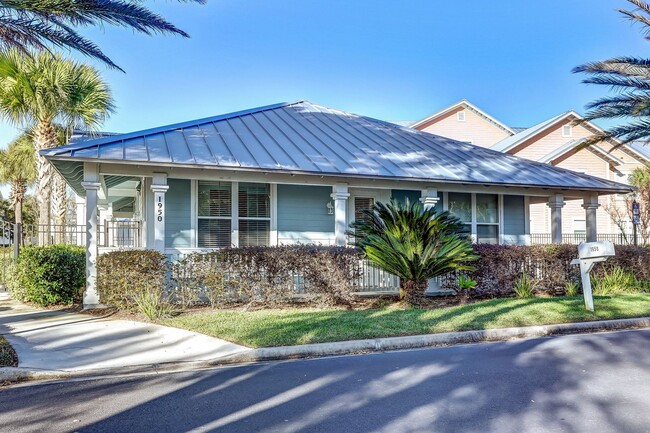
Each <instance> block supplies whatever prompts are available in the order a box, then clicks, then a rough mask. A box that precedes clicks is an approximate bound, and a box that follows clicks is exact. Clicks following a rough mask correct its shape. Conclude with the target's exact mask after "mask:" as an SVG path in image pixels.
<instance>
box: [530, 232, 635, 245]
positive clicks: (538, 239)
mask: <svg viewBox="0 0 650 433" xmlns="http://www.w3.org/2000/svg"><path fill="white" fill-rule="evenodd" d="M596 239H597V240H599V241H611V242H612V243H613V244H615V245H632V244H634V238H633V236H632V235H631V234H623V233H599V234H598V235H596ZM586 241H587V235H586V234H575V233H568V234H567V233H565V234H563V235H562V243H563V244H571V245H578V244H579V243H580V242H586ZM530 243H531V244H533V245H540V244H552V243H553V237H552V236H551V234H550V233H531V235H530ZM644 243H645V242H644V241H643V239H642V238H641V237H640V236H639V244H641V245H642V244H644Z"/></svg>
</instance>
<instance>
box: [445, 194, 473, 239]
mask: <svg viewBox="0 0 650 433" xmlns="http://www.w3.org/2000/svg"><path fill="white" fill-rule="evenodd" d="M447 199H448V200H449V212H450V213H452V214H453V215H454V216H456V217H457V218H458V219H460V220H461V221H462V222H463V225H464V226H465V232H466V233H471V232H472V194H469V193H464V192H450V193H449V194H448V195H447Z"/></svg>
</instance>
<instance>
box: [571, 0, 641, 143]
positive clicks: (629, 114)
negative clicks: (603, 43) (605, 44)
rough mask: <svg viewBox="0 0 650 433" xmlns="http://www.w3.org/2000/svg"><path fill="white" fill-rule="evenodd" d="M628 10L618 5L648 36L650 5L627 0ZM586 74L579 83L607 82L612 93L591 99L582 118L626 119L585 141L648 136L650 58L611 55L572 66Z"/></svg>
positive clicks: (601, 83)
mask: <svg viewBox="0 0 650 433" xmlns="http://www.w3.org/2000/svg"><path fill="white" fill-rule="evenodd" d="M627 1H628V2H629V3H631V4H632V5H633V6H634V9H632V10H626V9H619V12H620V13H622V14H623V15H624V16H625V17H626V18H627V19H628V20H630V21H631V22H632V23H634V24H641V25H642V26H643V27H644V29H643V33H644V34H645V36H646V39H648V40H650V5H648V4H647V3H646V2H644V1H641V0H627ZM573 72H574V73H585V74H588V75H589V76H590V77H589V78H587V79H585V80H583V83H587V84H597V85H603V86H607V87H609V88H610V89H612V90H614V92H615V94H614V95H612V96H608V97H604V98H601V99H598V100H596V101H594V102H591V103H590V104H588V105H587V109H588V110H589V112H588V113H587V115H586V116H585V120H595V119H626V120H628V122H627V123H626V124H623V125H617V126H613V127H611V128H608V129H607V130H605V131H603V132H600V133H597V134H596V135H595V136H594V137H593V138H591V139H590V140H589V141H588V142H587V143H585V145H589V144H595V143H597V142H599V141H603V140H611V139H616V140H618V142H617V143H616V146H620V145H622V144H625V143H629V142H632V141H635V140H647V139H650V59H642V58H637V57H615V58H612V59H609V60H603V61H599V62H592V63H587V64H584V65H581V66H578V67H576V68H574V69H573Z"/></svg>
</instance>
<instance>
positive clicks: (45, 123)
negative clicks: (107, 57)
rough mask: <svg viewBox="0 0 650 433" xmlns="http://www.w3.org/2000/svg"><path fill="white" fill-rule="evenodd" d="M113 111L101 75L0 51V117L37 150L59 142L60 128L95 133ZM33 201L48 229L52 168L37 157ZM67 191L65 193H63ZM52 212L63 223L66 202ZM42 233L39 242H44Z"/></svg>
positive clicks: (55, 58)
mask: <svg viewBox="0 0 650 433" xmlns="http://www.w3.org/2000/svg"><path fill="white" fill-rule="evenodd" d="M112 111H113V98H112V96H111V91H110V89H109V87H108V85H107V84H106V83H105V82H104V81H103V79H102V78H101V76H100V74H99V72H98V71H97V70H96V69H94V68H92V67H90V66H87V65H83V64H80V63H77V62H74V61H72V60H69V59H65V58H63V57H61V56H60V55H57V54H55V55H52V54H49V53H47V52H43V53H39V54H36V55H27V54H23V53H21V52H19V51H17V50H11V51H9V52H0V115H1V116H3V117H5V118H6V119H8V120H9V121H11V122H12V123H14V124H15V125H18V126H25V127H28V128H31V129H32V131H33V140H34V147H35V151H36V152H39V151H40V150H42V149H47V148H50V147H54V146H56V145H58V144H60V128H61V127H62V128H63V129H66V130H71V129H72V128H76V127H79V128H83V129H86V130H90V131H93V130H97V129H98V128H99V127H100V125H102V124H103V122H104V120H105V119H106V117H107V116H108V115H109V114H110V113H111V112H112ZM36 161H37V173H38V174H37V181H36V199H37V202H38V209H39V212H38V214H39V224H40V225H42V227H44V228H45V227H49V226H50V219H51V218H50V216H51V215H50V204H51V196H52V195H53V193H54V194H60V193H61V192H62V191H61V189H60V188H55V189H54V190H53V184H54V179H53V176H54V173H53V170H52V167H51V165H50V164H49V163H48V162H47V161H46V160H45V158H43V157H41V156H40V155H38V154H37V157H36ZM63 193H65V189H63ZM54 202H55V203H62V205H61V206H62V207H61V209H55V211H54V222H55V224H62V223H63V222H64V221H62V218H64V217H65V199H61V198H57V197H55V199H54ZM47 239H49V235H48V233H47V232H45V233H43V236H42V237H41V243H45V242H48V240H47Z"/></svg>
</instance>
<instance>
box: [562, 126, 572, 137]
mask: <svg viewBox="0 0 650 433" xmlns="http://www.w3.org/2000/svg"><path fill="white" fill-rule="evenodd" d="M567 128H568V132H566V131H567ZM562 137H565V138H569V137H573V126H571V124H566V125H562Z"/></svg>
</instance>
